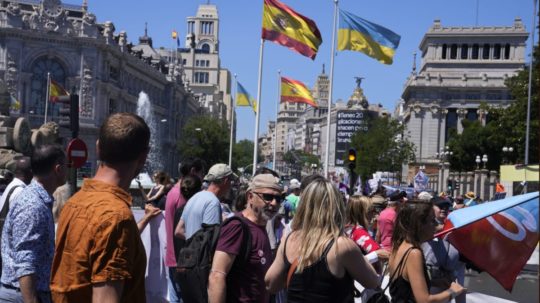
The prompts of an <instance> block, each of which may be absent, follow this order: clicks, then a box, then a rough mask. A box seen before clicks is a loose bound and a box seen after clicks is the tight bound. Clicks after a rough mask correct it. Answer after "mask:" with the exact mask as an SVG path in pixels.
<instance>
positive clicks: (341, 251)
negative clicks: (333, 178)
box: [265, 179, 378, 302]
mask: <svg viewBox="0 0 540 303" xmlns="http://www.w3.org/2000/svg"><path fill="white" fill-rule="evenodd" d="M301 199H302V203H300V205H299V207H298V209H297V212H296V216H295V217H294V220H293V222H292V231H291V233H290V234H289V235H288V236H287V237H286V238H285V240H283V241H281V244H280V245H279V248H278V251H277V253H276V259H275V260H274V263H273V264H272V266H271V267H270V269H269V270H268V272H267V273H266V276H265V282H266V288H267V289H268V290H269V291H270V292H271V293H275V292H277V291H279V290H280V289H283V288H285V287H287V300H288V302H354V297H353V290H354V284H353V280H356V281H358V282H359V283H360V284H362V285H363V286H364V287H366V288H375V287H376V286H377V284H378V279H377V274H376V273H375V270H374V269H373V267H371V266H370V265H369V264H368V263H367V261H366V260H365V259H364V257H363V255H362V251H361V250H360V248H359V247H358V246H357V245H356V244H355V243H354V242H353V241H352V240H351V239H349V237H347V235H346V234H345V233H344V230H343V226H344V223H345V206H344V204H343V201H342V199H341V195H340V193H339V192H338V190H337V189H336V188H335V187H334V186H333V185H332V183H330V182H329V181H327V180H324V179H323V180H316V181H313V182H312V183H311V184H309V185H308V186H307V187H306V189H305V190H304V191H303V192H302V196H301Z"/></svg>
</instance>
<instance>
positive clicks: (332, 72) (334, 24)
mask: <svg viewBox="0 0 540 303" xmlns="http://www.w3.org/2000/svg"><path fill="white" fill-rule="evenodd" d="M337 14H338V0H334V23H333V28H332V50H331V54H332V55H331V57H330V87H329V89H328V116H327V119H326V154H325V156H324V158H325V160H324V177H325V178H328V164H329V163H328V162H329V159H330V121H331V119H330V116H331V113H332V91H333V87H334V57H335V51H336V27H337Z"/></svg>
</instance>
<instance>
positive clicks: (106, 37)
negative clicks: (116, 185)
mask: <svg viewBox="0 0 540 303" xmlns="http://www.w3.org/2000/svg"><path fill="white" fill-rule="evenodd" d="M48 74H50V77H51V78H52V79H54V80H55V81H56V82H57V83H59V84H60V85H62V86H63V87H65V88H66V89H67V90H68V91H70V92H72V93H75V94H79V95H80V100H79V102H80V135H79V137H80V138H81V139H83V140H84V141H85V142H86V144H87V145H88V151H89V159H88V162H87V165H86V166H85V169H87V170H88V173H89V174H90V173H92V172H93V170H95V167H96V155H95V148H94V142H96V139H97V132H98V127H99V126H100V124H101V123H102V121H103V120H104V118H105V117H107V116H108V115H109V114H111V113H115V112H137V109H138V101H140V98H139V94H140V93H141V92H145V93H146V95H147V96H148V99H149V101H150V104H151V108H152V109H151V114H152V115H153V117H154V119H153V122H152V123H150V124H152V125H153V128H154V129H153V130H152V131H153V133H152V135H155V137H154V139H155V140H157V141H154V142H156V144H157V145H155V146H153V147H156V146H159V147H160V149H161V151H160V155H159V157H157V159H158V160H157V162H156V163H151V165H152V166H151V167H152V168H155V169H158V168H164V169H166V170H167V171H168V172H169V173H171V174H172V175H176V174H177V172H176V169H175V168H176V167H177V163H178V160H179V158H178V153H177V152H176V142H177V140H178V139H179V138H180V137H181V134H180V129H181V127H182V125H183V123H185V121H186V119H187V118H188V117H190V116H192V115H194V114H195V113H197V112H198V111H199V106H198V104H197V103H196V102H195V99H194V98H193V97H192V95H191V94H189V93H188V92H187V89H186V87H185V86H184V83H183V82H182V77H181V76H182V69H181V66H180V65H179V64H174V62H170V61H169V60H167V58H165V57H163V56H162V55H160V53H159V52H158V51H157V50H156V49H154V47H153V45H152V39H151V38H150V37H148V35H147V33H146V31H145V34H144V36H142V37H141V38H140V39H139V44H137V45H134V44H132V43H130V42H128V36H127V33H125V32H120V33H116V32H115V26H114V24H113V23H112V22H110V21H107V22H104V23H99V22H97V18H96V16H95V15H93V14H92V13H90V12H89V11H88V8H87V5H86V2H84V3H83V5H82V6H81V5H71V4H65V3H61V1H60V0H43V1H37V0H19V1H15V0H13V1H9V0H5V1H1V2H0V81H4V83H5V85H6V87H7V90H8V91H9V93H10V94H11V95H12V96H13V97H14V98H16V99H18V100H19V101H20V103H21V108H20V110H19V111H17V112H15V113H12V115H15V116H23V117H26V118H27V119H28V120H29V122H30V124H31V126H32V127H33V128H37V127H38V126H39V125H41V124H42V123H43V122H44V113H45V104H46V102H47V101H46V96H47V75H48ZM60 106H62V105H60V104H52V103H49V106H48V117H49V118H48V120H49V121H51V120H52V121H55V120H56V119H58V109H59V107H60ZM66 134H67V132H66Z"/></svg>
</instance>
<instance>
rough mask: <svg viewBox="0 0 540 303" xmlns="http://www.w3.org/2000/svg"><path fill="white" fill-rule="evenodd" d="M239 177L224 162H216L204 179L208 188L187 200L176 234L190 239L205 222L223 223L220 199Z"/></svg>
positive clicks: (209, 223)
mask: <svg viewBox="0 0 540 303" xmlns="http://www.w3.org/2000/svg"><path fill="white" fill-rule="evenodd" d="M237 178H238V177H237V176H236V175H235V174H234V173H233V172H232V170H231V168H230V167H229V166H228V165H227V164H224V163H218V164H215V165H214V166H212V167H211V168H210V170H209V171H208V174H207V175H206V176H205V177H204V181H206V182H208V183H209V185H208V188H207V189H206V190H203V191H201V192H198V193H197V194H195V195H194V196H193V197H191V199H189V201H188V202H187V204H186V206H185V208H184V212H183V213H182V217H181V218H180V222H178V226H176V230H175V232H174V234H175V236H177V237H179V238H181V239H186V240H187V239H189V238H191V236H192V235H193V234H194V233H196V232H197V231H198V230H199V229H201V225H202V224H203V223H204V224H208V225H211V224H220V223H221V204H220V202H219V199H221V198H223V197H225V196H226V195H227V194H228V193H229V190H230V189H231V183H232V182H233V181H234V180H236V179H237Z"/></svg>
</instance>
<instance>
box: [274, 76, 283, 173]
mask: <svg viewBox="0 0 540 303" xmlns="http://www.w3.org/2000/svg"><path fill="white" fill-rule="evenodd" d="M277 74H278V90H277V91H278V99H277V105H276V123H275V124H274V138H273V140H272V142H273V143H274V144H272V145H273V151H272V169H273V170H276V149H277V142H276V141H277V119H278V115H279V104H280V103H281V70H279V69H278V71H277Z"/></svg>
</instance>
